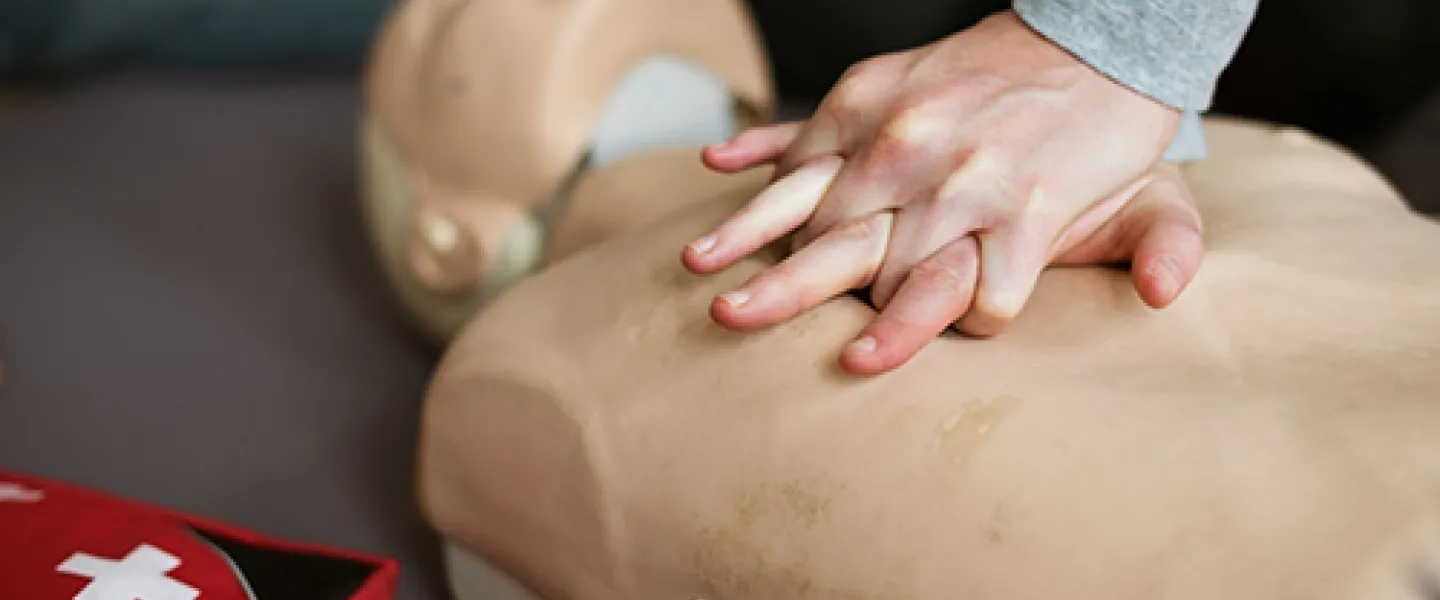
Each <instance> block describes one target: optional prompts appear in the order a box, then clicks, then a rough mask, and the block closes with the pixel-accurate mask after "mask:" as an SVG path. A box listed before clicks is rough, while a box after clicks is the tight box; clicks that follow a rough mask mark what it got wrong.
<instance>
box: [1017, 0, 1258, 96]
mask: <svg viewBox="0 0 1440 600" xmlns="http://www.w3.org/2000/svg"><path fill="white" fill-rule="evenodd" d="M1258 4H1259V0H1014V4H1013V6H1014V8H1015V12H1016V13H1017V14H1018V15H1019V16H1020V18H1021V19H1023V20H1024V21H1025V22H1026V23H1027V24H1029V25H1030V27H1032V28H1034V29H1035V30H1036V31H1037V32H1039V33H1040V34H1041V35H1044V36H1045V37H1047V38H1049V39H1050V40H1051V41H1053V42H1055V43H1056V44H1057V45H1059V46H1061V47H1063V48H1065V49H1066V50H1069V51H1070V52H1071V53H1073V54H1074V55H1075V56H1077V57H1078V58H1080V60H1083V61H1085V62H1086V63H1087V64H1089V65H1090V66H1091V67H1093V68H1095V69H1096V70H1098V71H1100V72H1102V73H1105V74H1106V75H1108V76H1110V77H1111V78H1113V79H1115V80H1116V81H1118V82H1120V83H1121V84H1123V85H1126V86H1128V87H1130V88H1131V89H1133V90H1135V91H1136V92H1139V93H1140V94H1144V95H1145V96H1148V97H1150V98H1152V99H1154V100H1156V101H1159V102H1161V103H1164V104H1167V105H1169V106H1172V107H1174V108H1178V109H1182V110H1187V111H1203V110H1205V109H1208V108H1209V107H1210V100H1211V97H1212V96H1213V95H1214V92H1215V82H1216V80H1218V79H1219V77H1220V73H1221V71H1223V70H1224V69H1225V67H1226V66H1227V65H1229V63H1230V60H1231V59H1232V58H1233V57H1234V56H1235V51H1236V50H1237V49H1238V48H1239V47H1240V40H1241V39H1242V38H1243V37H1244V35H1245V31H1246V30H1247V29H1248V28H1249V26H1250V22H1251V20H1252V19H1253V18H1254V15H1255V9H1256V6H1257V5H1258Z"/></svg>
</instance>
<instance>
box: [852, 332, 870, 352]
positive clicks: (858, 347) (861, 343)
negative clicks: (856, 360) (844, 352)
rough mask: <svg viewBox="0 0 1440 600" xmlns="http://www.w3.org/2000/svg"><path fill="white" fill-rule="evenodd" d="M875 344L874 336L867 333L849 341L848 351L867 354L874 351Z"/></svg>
mask: <svg viewBox="0 0 1440 600" xmlns="http://www.w3.org/2000/svg"><path fill="white" fill-rule="evenodd" d="M875 346H876V343H875V338H874V337H872V336H868V335H867V336H864V337H862V338H860V339H858V340H855V341H853V342H850V351H851V352H855V353H858V354H869V353H871V352H874V351H875Z"/></svg>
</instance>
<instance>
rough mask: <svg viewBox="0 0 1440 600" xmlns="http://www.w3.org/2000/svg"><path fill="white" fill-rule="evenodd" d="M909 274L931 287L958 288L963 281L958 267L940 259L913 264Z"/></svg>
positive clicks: (963, 278) (963, 277) (962, 275)
mask: <svg viewBox="0 0 1440 600" xmlns="http://www.w3.org/2000/svg"><path fill="white" fill-rule="evenodd" d="M910 276H911V277H914V278H916V279H918V280H919V281H920V282H922V283H924V284H926V285H927V286H933V287H941V288H958V287H960V286H961V285H963V284H964V283H965V276H964V273H962V272H961V270H960V269H956V268H955V267H953V266H951V265H949V264H946V263H943V262H940V261H925V262H922V263H920V264H918V265H915V267H914V268H913V269H911V270H910Z"/></svg>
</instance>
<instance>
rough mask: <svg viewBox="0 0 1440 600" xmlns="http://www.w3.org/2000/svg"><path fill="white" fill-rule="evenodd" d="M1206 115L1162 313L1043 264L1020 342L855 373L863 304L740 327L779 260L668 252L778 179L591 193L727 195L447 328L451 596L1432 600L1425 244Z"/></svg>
mask: <svg viewBox="0 0 1440 600" xmlns="http://www.w3.org/2000/svg"><path fill="white" fill-rule="evenodd" d="M1207 129H1208V135H1209V140H1210V142H1211V146H1212V153H1213V157H1212V158H1211V159H1209V160H1207V161H1205V162H1203V163H1199V164H1196V165H1193V166H1191V167H1189V168H1188V169H1187V170H1186V172H1185V176H1186V178H1187V180H1188V182H1189V183H1190V185H1191V187H1192V189H1193V190H1194V192H1195V193H1196V195H1197V198H1198V203H1199V205H1200V208H1201V210H1202V212H1203V214H1204V215H1205V219H1206V224H1207V227H1208V232H1207V246H1208V248H1209V251H1208V255H1207V259H1206V263H1205V266H1204V268H1203V269H1202V270H1201V272H1200V275H1199V276H1198V278H1197V279H1196V281H1195V282H1194V283H1193V284H1192V286H1191V287H1190V288H1189V290H1188V291H1187V292H1186V293H1185V295H1184V296H1183V297H1182V299H1181V301H1179V302H1178V303H1177V304H1176V305H1174V306H1173V307H1171V308H1169V309H1166V310H1164V311H1159V312H1155V311H1151V310H1149V309H1147V308H1145V307H1144V306H1143V305H1142V304H1141V303H1140V301H1139V300H1138V298H1137V297H1136V295H1135V293H1134V291H1133V290H1132V289H1131V287H1130V283H1129V280H1128V278H1127V277H1126V276H1125V275H1124V274H1123V273H1117V272H1113V271H1108V270H1103V269H1098V268H1096V269H1067V270H1055V271H1052V272H1050V273H1049V274H1047V276H1046V277H1045V279H1044V281H1043V283H1042V286H1041V287H1040V289H1039V290H1038V292H1037V294H1036V296H1035V298H1034V300H1033V304H1032V305H1031V307H1029V308H1027V309H1026V311H1025V313H1023V315H1022V316H1021V318H1020V319H1019V320H1018V321H1017V323H1016V325H1015V327H1014V329H1013V330H1012V331H1010V332H1009V333H1007V334H1005V335H1003V336H1001V337H999V338H996V339H993V340H987V341H970V340H963V339H958V338H948V337H947V338H942V339H939V340H937V341H936V342H935V343H934V344H932V345H931V346H930V347H929V348H928V349H926V350H925V351H923V352H922V353H921V354H920V355H919V356H918V357H917V358H916V359H914V360H913V361H912V362H911V363H909V364H908V365H906V366H904V367H903V368H901V369H899V370H897V371H895V372H893V373H891V374H888V375H885V376H883V377H878V378H870V379H864V378H856V377H852V376H848V375H845V374H843V373H842V372H841V371H840V369H839V367H838V366H837V363H836V357H837V356H838V354H839V352H840V350H841V348H842V347H843V345H844V344H845V343H847V342H848V341H849V340H850V339H851V338H852V337H853V336H854V335H855V334H857V333H858V331H859V330H860V328H861V327H862V326H863V325H864V324H865V322H866V321H867V320H868V319H869V318H871V317H872V316H873V311H872V310H871V309H870V308H868V307H867V306H865V305H864V304H862V303H861V302H859V301H858V300H854V299H851V298H849V297H845V298H841V299H837V300H834V301H832V302H829V303H828V304H826V305H824V306H822V307H821V308H820V309H818V310H816V311H814V312H813V313H811V314H808V315H806V316H804V317H801V318H800V319H798V320H796V321H794V322H792V323H790V324H787V325H784V326H781V327H777V328H775V329H773V330H769V331H765V332H760V333H743V334H742V333H734V332H729V331H726V330H723V329H721V328H719V327H718V326H716V325H714V324H713V323H712V322H711V321H710V319H709V316H708V312H707V308H708V306H709V302H710V301H711V298H713V297H714V295H715V294H717V293H720V292H723V291H725V290H727V289H729V288H730V287H733V286H734V285H736V284H738V283H739V282H740V281H742V280H743V279H744V278H745V277H747V276H749V275H751V274H753V273H755V272H757V271H758V270H759V269H760V268H761V267H762V266H763V265H764V264H768V263H769V262H771V261H773V260H774V258H775V257H774V256H773V255H772V256H769V257H766V258H755V259H751V260H749V261H747V262H745V263H743V264H742V265H741V266H738V267H736V268H734V269H732V270H731V271H728V272H726V273H724V274H723V275H721V276H718V277H709V278H707V277H698V276H693V275H690V274H688V273H686V272H685V271H684V270H683V269H682V267H681V266H680V264H679V263H678V261H677V259H676V250H677V248H681V247H683V245H684V244H685V243H687V241H688V240H689V239H690V238H692V237H694V236H697V235H699V234H701V233H703V232H704V231H706V230H707V229H708V228H710V227H713V226H714V225H716V224H718V223H719V221H720V220H721V219H723V218H724V217H725V216H727V215H728V214H729V212H730V211H732V210H734V208H735V207H737V206H739V204H740V203H741V202H743V201H744V200H746V199H748V198H749V197H750V196H751V195H753V193H754V192H755V191H757V190H758V189H759V185H760V183H763V181H754V180H750V181H738V180H737V181H734V182H721V183H716V182H714V181H713V180H711V179H709V178H708V177H704V178H703V180H702V181H701V182H699V183H696V184H693V185H691V186H680V185H678V184H677V183H675V178H676V177H677V175H676V174H675V173H674V169H676V168H678V167H676V166H675V165H673V164H670V163H669V162H667V161H668V160H669V159H667V158H665V157H664V156H661V155H651V156H644V157H636V158H634V159H632V161H631V162H630V163H629V164H627V165H617V166H616V167H614V168H615V169H617V170H618V169H619V168H621V167H622V166H623V167H628V168H630V169H631V170H630V171H629V172H628V174H624V175H625V177H628V178H629V181H630V183H629V184H628V188H626V189H625V192H626V194H627V197H605V196H604V194H597V195H595V196H586V195H583V194H577V196H576V197H575V199H574V202H575V203H576V206H580V205H582V204H586V205H589V204H592V203H593V204H594V205H597V206H598V205H603V204H605V203H607V202H612V201H614V202H617V204H616V205H617V206H618V205H619V204H618V202H637V201H638V200H637V199H636V198H637V197H639V196H642V195H645V196H646V197H648V198H649V199H650V200H649V201H650V202H655V203H663V204H670V203H673V202H679V203H684V202H686V201H687V198H685V197H683V196H684V195H686V194H696V195H698V196H700V197H705V196H710V197H711V198H710V199H708V200H700V201H699V202H697V203H694V204H693V205H691V206H690V207H689V208H685V209H681V210H680V211H679V212H677V213H675V214H673V215H671V216H668V217H666V218H663V219H661V220H660V221H658V222H656V223H654V224H652V225H649V226H646V227H644V228H642V229H641V230H639V231H635V232H630V233H626V234H623V235H620V236H618V237H615V238H612V239H610V240H607V241H605V242H602V243H600V244H599V245H596V246H593V247H591V248H589V249H587V250H585V251H583V252H580V253H578V254H574V255H571V256H570V257H568V258H565V259H563V260H560V261H558V262H557V263H556V264H555V265H554V266H552V267H551V268H549V269H547V270H545V271H544V272H542V273H540V274H538V275H535V276H533V277H532V278H529V279H527V280H525V281H523V282H521V283H520V284H518V285H517V286H516V287H514V288H513V289H512V290H511V291H510V292H508V293H507V294H505V295H503V296H502V297H500V298H499V299H498V300H496V301H495V302H494V303H492V304H491V305H489V306H488V307H487V308H486V309H485V310H484V311H483V312H482V313H481V314H480V316H479V317H478V318H477V319H476V320H475V321H474V322H473V323H472V324H471V325H470V326H469V327H468V328H467V329H466V330H465V331H464V332H463V333H462V335H461V336H460V337H459V338H458V339H457V340H456V341H455V342H454V344H453V345H452V347H451V349H450V351H449V352H448V355H447V357H446V359H445V360H444V362H443V364H442V365H441V367H440V369H439V371H438V372H437V375H436V377H435V380H434V383H433V386H432V388H431V390H430V393H429V397H428V401H427V402H428V403H427V407H426V417H425V429H424V433H423V442H422V462H421V492H422V498H423V501H424V504H425V507H426V511H427V514H428V515H429V516H430V518H431V520H432V522H433V523H434V524H435V525H436V526H437V527H438V529H439V530H440V531H441V532H442V533H443V534H444V535H445V536H446V537H447V539H448V540H450V543H451V545H452V546H451V556H452V568H453V569H454V570H455V572H456V573H457V578H458V579H462V580H465V581H469V580H468V579H466V578H469V577H475V576H477V571H483V570H484V569H483V568H482V567H483V565H485V564H488V565H491V566H492V567H494V568H496V569H498V570H500V571H503V572H505V573H508V574H509V576H510V577H512V578H513V579H514V580H515V581H518V582H520V583H521V584H522V585H523V586H524V587H526V588H528V589H530V590H532V591H533V594H534V595H533V596H524V595H521V596H516V597H535V598H546V599H551V600H553V599H561V598H563V599H575V600H602V599H604V600H609V599H636V600H650V599H655V600H667V599H674V598H680V599H689V598H705V599H709V600H754V599H773V598H788V599H803V598H817V599H818V598H826V599H829V598H842V599H850V598H854V599H867V600H868V599H882V598H886V599H888V598H911V599H920V600H930V599H934V600H949V599H952V598H967V599H976V600H991V599H995V600H1000V599H1004V600H1014V599H1028V598H1062V597H1063V598H1072V599H1081V600H1088V599H1095V600H1102V599H1113V598H1167V599H1192V598H1193V599H1197V600H1199V599H1214V598H1226V599H1228V600H1251V599H1254V600H1262V599H1263V600H1289V599H1295V600H1299V599H1329V598H1333V599H1341V598H1344V599H1356V600H1358V599H1362V598H1363V599H1390V598H1394V599H1400V598H1424V597H1425V596H1423V595H1421V592H1422V591H1423V590H1424V589H1425V587H1424V586H1426V585H1430V584H1429V583H1427V581H1429V579H1428V578H1433V576H1434V573H1435V572H1436V570H1437V569H1440V522H1437V521H1436V519H1437V517H1440V395H1437V394H1440V369H1437V366H1440V228H1437V227H1436V225H1435V224H1434V223H1432V222H1430V221H1428V220H1425V219H1423V218H1421V217H1419V216H1416V215H1414V214H1413V213H1411V212H1410V211H1409V210H1408V209H1407V208H1406V207H1405V205H1404V203H1403V202H1402V200H1401V199H1400V198H1399V197H1398V196H1397V195H1396V194H1395V192H1394V191H1393V190H1392V189H1391V188H1389V187H1388V186H1387V185H1386V184H1385V183H1384V182H1383V181H1382V180H1381V179H1380V178H1379V177H1378V176H1377V175H1376V174H1375V173H1374V172H1373V171H1371V170H1370V169H1369V168H1367V167H1366V166H1365V165H1363V164H1362V163H1361V162H1359V161H1357V160H1356V159H1354V158H1352V157H1350V156H1349V155H1347V154H1344V153H1343V152H1341V151H1339V150H1337V149H1336V148H1334V147H1332V146H1330V145H1328V144H1326V143H1323V142H1320V141H1318V140H1316V139H1314V138H1311V137H1309V136H1307V135H1306V134H1303V133H1300V132H1296V131H1292V130H1276V129H1273V128H1270V127H1265V126H1259V125H1253V124H1236V123H1223V122H1221V123H1211V124H1210V125H1208V126H1207ZM646 161H651V163H650V164H651V168H649V169H645V168H643V167H642V165H643V164H644V163H645V162H646ZM692 169H693V170H692V171H691V172H692V173H695V172H696V171H698V170H699V169H700V167H699V166H698V165H695V166H693V167H692ZM602 175H603V173H596V174H595V176H596V177H601V176H602ZM696 177H702V176H701V175H700V174H698V173H697V174H696ZM647 178H648V179H649V180H650V181H659V180H660V179H661V178H665V179H668V180H669V181H668V182H667V183H666V184H665V185H663V186H658V185H657V186H656V187H655V188H652V189H649V190H648V193H647V190H646V189H645V187H644V185H643V182H645V181H646V180H647ZM597 181H598V179H597ZM727 184H729V185H727ZM599 187H605V186H599ZM726 187H729V188H730V189H728V190H726V189H724V188H726ZM609 189H612V190H613V189H615V188H614V187H613V184H612V186H611V187H610V188H609ZM584 191H585V190H584V189H582V190H581V192H584ZM677 196H681V197H679V198H677ZM481 557H483V561H484V562H482V558H481ZM496 572H499V571H492V572H491V574H492V575H493V574H494V573H496ZM465 581H461V582H460V583H461V585H462V586H463V585H477V584H475V583H474V582H470V583H465ZM491 585H494V583H493V582H492V583H491ZM461 592H462V594H463V593H465V590H463V589H462V590H461ZM472 593H474V592H472ZM470 597H472V598H479V597H483V596H470Z"/></svg>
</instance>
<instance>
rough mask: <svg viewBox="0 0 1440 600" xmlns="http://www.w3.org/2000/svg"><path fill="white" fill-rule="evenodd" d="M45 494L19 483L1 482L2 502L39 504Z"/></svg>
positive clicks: (0, 495)
mask: <svg viewBox="0 0 1440 600" xmlns="http://www.w3.org/2000/svg"><path fill="white" fill-rule="evenodd" d="M44 499H45V492H42V491H40V490H32V489H30V488H27V487H25V486H23V485H20V484H18V483H9V482H6V481H0V502H39V501H41V500H44Z"/></svg>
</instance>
